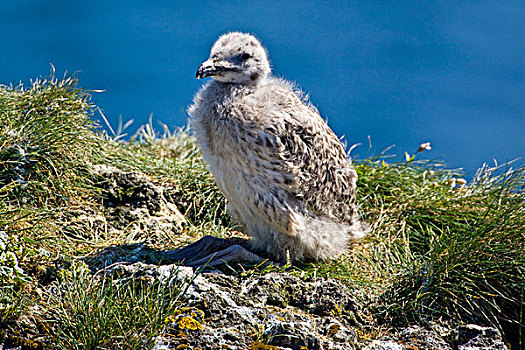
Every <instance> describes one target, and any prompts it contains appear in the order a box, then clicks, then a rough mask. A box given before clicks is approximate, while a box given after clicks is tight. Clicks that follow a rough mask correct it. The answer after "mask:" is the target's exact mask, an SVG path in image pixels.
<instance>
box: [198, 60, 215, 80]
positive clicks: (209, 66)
mask: <svg viewBox="0 0 525 350" xmlns="http://www.w3.org/2000/svg"><path fill="white" fill-rule="evenodd" d="M218 73H219V70H218V69H217V68H216V67H215V65H214V64H213V62H212V61H210V60H207V61H205V62H202V64H201V66H200V67H199V69H197V73H196V74H195V77H196V78H197V79H203V78H206V77H210V76H213V75H217V74H218Z"/></svg>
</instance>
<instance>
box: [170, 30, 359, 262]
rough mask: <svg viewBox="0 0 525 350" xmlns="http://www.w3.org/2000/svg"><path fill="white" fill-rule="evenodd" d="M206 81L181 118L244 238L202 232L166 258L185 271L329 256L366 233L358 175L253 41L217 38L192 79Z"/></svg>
mask: <svg viewBox="0 0 525 350" xmlns="http://www.w3.org/2000/svg"><path fill="white" fill-rule="evenodd" d="M196 76H197V78H199V79H202V78H206V77H211V78H212V79H211V80H210V81H208V82H207V83H206V84H204V86H203V87H202V88H201V89H200V91H199V92H198V93H197V94H196V95H195V97H194V100H193V105H192V106H191V107H190V108H189V110H188V113H189V115H190V117H191V122H192V126H193V129H194V131H195V134H196V137H197V139H198V141H199V143H200V146H201V149H202V153H203V156H204V159H205V161H206V162H207V163H208V166H209V170H210V171H211V173H212V174H213V176H214V178H215V181H216V183H217V185H218V187H219V188H220V190H221V191H222V193H223V194H224V196H225V197H226V199H227V200H228V205H229V211H230V214H231V216H232V217H233V218H234V220H235V221H236V222H237V223H238V224H239V225H241V227H242V228H243V231H244V232H245V233H247V234H248V235H250V236H251V237H252V239H251V240H243V239H240V238H239V239H221V238H217V237H212V236H206V237H204V238H202V239H201V240H199V241H197V242H195V243H193V244H191V245H189V246H186V247H184V248H181V249H179V250H175V251H171V252H166V253H168V254H167V255H166V256H165V258H169V259H171V260H179V261H183V262H184V264H185V265H187V266H198V267H200V266H205V265H206V266H215V265H220V264H223V263H225V262H256V261H259V260H262V259H261V258H260V257H259V254H265V255H268V256H270V257H271V258H272V259H274V260H275V261H277V262H284V261H286V259H287V258H290V259H291V260H292V261H301V260H321V259H327V258H334V257H337V256H338V255H340V254H341V253H343V252H344V251H345V249H346V248H347V246H348V244H349V243H350V242H351V241H352V240H355V239H359V238H361V237H363V236H364V234H365V233H364V230H363V226H362V225H361V223H360V222H359V220H358V215H357V211H356V205H355V188H356V181H357V174H356V172H355V170H354V168H353V167H352V164H351V161H350V159H349V158H348V157H347V154H346V152H345V149H344V147H343V145H342V144H341V142H340V140H339V138H338V137H337V136H336V135H335V134H334V133H333V131H332V130H331V129H330V128H329V127H328V125H327V124H326V122H325V121H324V120H323V118H322V117H321V116H320V115H319V112H318V111H317V109H316V108H315V107H313V106H312V105H311V104H310V103H309V102H308V101H307V99H306V98H305V97H304V96H303V94H302V92H301V91H299V90H298V89H296V88H295V87H294V86H293V85H292V84H291V83H289V82H287V81H286V80H283V79H279V78H276V77H273V76H272V75H271V70H270V64H269V61H268V57H267V53H266V50H265V49H264V47H263V46H262V45H261V43H260V42H259V41H258V40H257V39H256V38H255V37H254V36H252V35H250V34H245V33H239V32H233V33H228V34H225V35H222V36H221V37H219V39H218V40H217V41H216V42H215V44H214V45H213V47H212V49H211V54H210V57H209V59H208V60H206V61H205V62H203V63H202V64H201V66H200V67H199V69H198V70H197V74H196Z"/></svg>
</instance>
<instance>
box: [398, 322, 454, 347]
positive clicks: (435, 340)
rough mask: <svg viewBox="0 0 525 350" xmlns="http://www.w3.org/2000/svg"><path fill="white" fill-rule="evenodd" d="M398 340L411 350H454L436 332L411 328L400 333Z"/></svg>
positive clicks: (416, 327)
mask: <svg viewBox="0 0 525 350" xmlns="http://www.w3.org/2000/svg"><path fill="white" fill-rule="evenodd" d="M398 339H399V340H400V341H401V342H402V343H403V344H404V345H406V346H407V348H409V349H418V350H452V347H451V346H450V345H449V344H448V343H447V342H446V341H445V340H444V339H443V338H442V337H441V336H440V335H439V334H437V332H436V331H434V330H428V329H424V328H422V327H420V326H411V327H408V328H405V329H403V330H402V331H400V332H399V333H398Z"/></svg>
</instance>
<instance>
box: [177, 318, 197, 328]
mask: <svg viewBox="0 0 525 350" xmlns="http://www.w3.org/2000/svg"><path fill="white" fill-rule="evenodd" d="M177 326H178V327H179V328H180V329H189V330H192V331H196V330H201V329H202V325H201V324H200V322H199V321H197V320H196V319H194V318H193V317H191V316H183V317H182V318H181V319H180V320H179V321H178V323H177Z"/></svg>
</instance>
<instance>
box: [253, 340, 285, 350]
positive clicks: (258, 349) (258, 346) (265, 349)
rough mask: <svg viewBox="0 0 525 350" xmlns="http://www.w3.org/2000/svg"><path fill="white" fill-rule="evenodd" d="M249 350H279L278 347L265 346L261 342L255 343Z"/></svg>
mask: <svg viewBox="0 0 525 350" xmlns="http://www.w3.org/2000/svg"><path fill="white" fill-rule="evenodd" d="M248 350H279V348H278V347H277V346H274V345H267V344H263V343H261V342H259V341H254V342H253V343H251V344H250V346H249V347H248Z"/></svg>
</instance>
